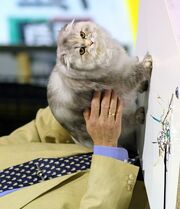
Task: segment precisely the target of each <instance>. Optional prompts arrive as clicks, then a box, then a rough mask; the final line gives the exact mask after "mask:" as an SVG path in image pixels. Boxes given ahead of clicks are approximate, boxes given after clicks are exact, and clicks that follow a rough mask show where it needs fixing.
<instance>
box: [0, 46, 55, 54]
mask: <svg viewBox="0 0 180 209" xmlns="http://www.w3.org/2000/svg"><path fill="white" fill-rule="evenodd" d="M56 48H57V46H26V45H1V46H0V53H1V52H12V53H17V52H22V51H49V52H56Z"/></svg>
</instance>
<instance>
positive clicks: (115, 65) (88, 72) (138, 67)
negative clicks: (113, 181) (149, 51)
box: [47, 21, 151, 147]
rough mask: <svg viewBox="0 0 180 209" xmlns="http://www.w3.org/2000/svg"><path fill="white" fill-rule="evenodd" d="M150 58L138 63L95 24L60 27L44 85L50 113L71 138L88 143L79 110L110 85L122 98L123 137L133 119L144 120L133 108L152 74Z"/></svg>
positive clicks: (133, 125)
mask: <svg viewBox="0 0 180 209" xmlns="http://www.w3.org/2000/svg"><path fill="white" fill-rule="evenodd" d="M150 61H151V57H150V55H147V56H146V57H145V58H144V60H143V61H142V62H139V61H138V59H137V58H133V57H130V56H128V55H127V53H126V51H125V50H124V48H123V47H122V46H121V44H120V43H119V42H118V41H117V40H115V39H113V38H112V37H111V35H110V34H109V33H108V32H107V31H106V30H105V29H103V28H102V27H101V26H99V25H97V24H96V23H94V22H91V21H87V22H74V21H72V22H71V23H69V24H67V25H66V26H64V27H63V28H62V29H61V30H60V32H59V37H58V46H57V60H56V65H55V67H54V69H53V71H52V73H51V75H50V78H49V82H48V86H47V98H48V103H49V107H50V109H51V111H52V113H53V115H54V117H55V118H56V119H57V121H58V122H59V123H60V124H61V125H62V126H64V127H65V128H66V129H67V130H68V131H69V132H70V134H71V136H72V138H73V139H74V141H75V142H79V143H80V144H82V145H84V146H88V147H91V146H92V140H91V138H90V136H89V135H88V133H87V131H86V126H85V120H84V118H83V111H84V110H85V109H86V108H89V107H90V103H91V99H92V94H93V92H94V90H98V91H103V90H105V89H113V90H114V91H115V92H116V93H117V95H118V96H120V97H121V98H122V99H123V103H124V110H123V123H122V124H123V127H122V134H121V137H120V138H127V137H126V136H128V135H129V134H130V133H132V132H133V131H134V130H135V126H136V125H135V124H136V123H137V120H140V121H141V120H142V117H141V116H142V115H143V109H142V108H141V109H139V110H138V111H137V110H136V109H137V107H136V99H137V92H138V91H142V88H141V89H140V85H141V84H142V82H143V81H145V80H147V79H149V78H150V72H151V69H150V68H151V67H150V65H151V63H150ZM121 142H122V144H126V141H123V140H120V143H121Z"/></svg>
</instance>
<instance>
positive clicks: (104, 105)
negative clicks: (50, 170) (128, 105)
mask: <svg viewBox="0 0 180 209" xmlns="http://www.w3.org/2000/svg"><path fill="white" fill-rule="evenodd" d="M101 97H102V100H101ZM122 110H123V105H122V100H120V98H119V97H117V95H116V94H115V93H114V91H112V90H106V91H105V92H104V94H103V96H102V93H101V92H97V91H96V92H94V96H93V99H92V101H91V109H90V110H85V111H84V119H85V121H86V128H87V131H88V133H89V135H90V136H91V138H92V140H93V142H94V145H101V146H117V143H118V138H119V136H120V134H121V121H122Z"/></svg>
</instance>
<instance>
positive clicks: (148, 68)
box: [138, 53, 152, 93]
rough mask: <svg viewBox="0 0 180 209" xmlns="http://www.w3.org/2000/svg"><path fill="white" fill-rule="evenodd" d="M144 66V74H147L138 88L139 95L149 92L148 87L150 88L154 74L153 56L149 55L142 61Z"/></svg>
mask: <svg viewBox="0 0 180 209" xmlns="http://www.w3.org/2000/svg"><path fill="white" fill-rule="evenodd" d="M142 65H143V68H144V72H145V79H146V80H143V81H142V82H141V83H140V85H139V88H138V92H139V93H143V92H145V91H147V89H148V87H149V80H150V77H151V72H152V56H151V55H150V54H149V53H147V54H146V55H145V57H144V59H143V61H142Z"/></svg>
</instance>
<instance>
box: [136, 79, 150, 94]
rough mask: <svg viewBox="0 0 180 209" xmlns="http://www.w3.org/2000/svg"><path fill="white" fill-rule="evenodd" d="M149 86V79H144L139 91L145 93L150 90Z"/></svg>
mask: <svg viewBox="0 0 180 209" xmlns="http://www.w3.org/2000/svg"><path fill="white" fill-rule="evenodd" d="M148 87H149V81H148V80H145V81H142V82H141V83H140V85H139V88H138V92H139V93H143V92H145V91H147V90H148Z"/></svg>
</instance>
